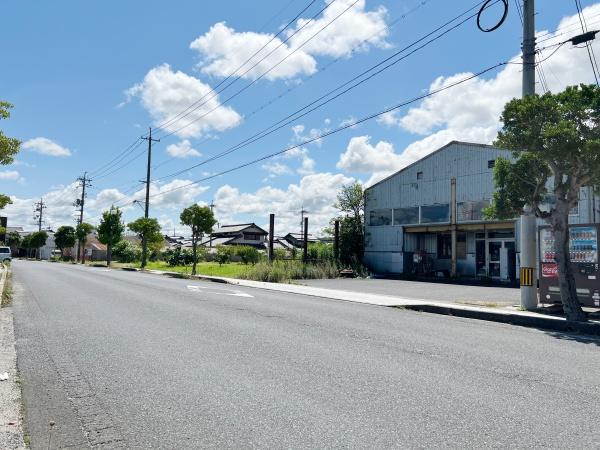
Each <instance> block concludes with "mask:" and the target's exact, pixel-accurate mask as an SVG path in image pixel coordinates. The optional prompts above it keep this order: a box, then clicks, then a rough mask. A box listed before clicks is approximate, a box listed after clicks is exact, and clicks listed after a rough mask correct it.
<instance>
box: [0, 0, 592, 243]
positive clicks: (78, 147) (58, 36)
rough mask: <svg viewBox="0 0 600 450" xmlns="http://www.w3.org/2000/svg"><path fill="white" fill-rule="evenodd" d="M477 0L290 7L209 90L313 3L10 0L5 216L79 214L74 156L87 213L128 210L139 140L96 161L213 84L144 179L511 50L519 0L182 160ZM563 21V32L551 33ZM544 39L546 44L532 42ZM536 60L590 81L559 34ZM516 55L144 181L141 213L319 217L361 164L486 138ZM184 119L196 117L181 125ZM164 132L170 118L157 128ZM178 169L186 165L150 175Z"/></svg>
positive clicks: (558, 10)
mask: <svg viewBox="0 0 600 450" xmlns="http://www.w3.org/2000/svg"><path fill="white" fill-rule="evenodd" d="M476 3H477V2H475V1H473V0H455V1H452V2H448V1H443V0H428V1H422V0H412V1H411V0H407V1H391V0H381V1H375V0H358V1H356V0H335V1H333V2H330V1H329V0H328V1H327V2H325V1H323V0H317V1H315V2H313V3H312V4H311V6H309V7H308V9H307V10H306V11H305V12H304V13H303V14H302V15H301V16H300V17H301V19H299V20H300V21H299V22H298V21H297V22H295V23H293V24H292V25H291V26H290V27H289V28H288V29H287V30H284V32H283V33H282V34H281V39H282V40H283V39H285V38H286V36H289V34H290V33H293V31H294V30H298V29H299V28H301V27H302V25H305V26H304V28H301V29H300V31H298V32H297V34H295V35H294V36H292V37H291V38H290V40H289V41H287V42H286V43H284V44H283V45H282V46H281V47H279V48H277V49H275V47H276V43H277V42H279V41H278V40H277V39H276V40H275V41H274V42H272V43H271V44H270V46H269V47H268V49H267V50H264V51H263V52H262V53H260V54H259V56H258V57H256V58H255V59H254V60H253V61H258V60H259V59H260V58H261V57H262V56H265V55H266V52H268V51H270V50H271V49H274V51H273V53H272V54H271V55H270V56H269V57H267V58H266V59H265V60H264V61H262V62H261V63H260V64H259V65H257V66H256V67H255V68H253V69H251V70H249V71H248V73H247V74H245V75H244V76H243V77H239V76H234V77H232V78H231V79H230V80H231V81H235V83H234V84H233V85H232V86H230V87H229V88H227V89H225V90H223V92H220V93H218V96H214V95H215V93H214V91H211V89H213V88H215V86H217V85H218V83H219V82H221V81H222V80H223V79H224V78H225V77H226V76H227V75H230V74H232V73H234V72H235V69H237V68H238V66H239V64H240V63H241V62H243V61H244V60H245V59H247V57H250V56H251V55H252V54H253V53H254V52H255V51H256V50H258V49H259V48H260V47H261V46H262V45H263V44H264V43H266V42H267V41H268V40H269V39H270V38H271V37H272V36H273V34H275V33H277V32H278V31H279V30H280V29H281V27H283V26H284V25H285V24H286V23H287V22H289V21H290V20H291V19H292V18H293V17H294V16H296V15H297V14H298V13H299V12H300V11H301V10H302V9H304V8H305V7H307V5H309V4H310V2H309V1H308V0H291V1H287V0H286V1H280V2H276V1H263V0H261V1H259V2H234V1H222V2H189V1H187V2H185V1H172V2H169V4H168V5H166V4H165V3H164V2H158V1H145V2H136V1H129V2H116V1H105V2H102V3H98V4H89V3H84V2H78V1H54V2H36V4H35V7H33V6H32V4H31V3H28V2H19V1H8V2H4V5H3V15H4V17H5V18H10V19H9V20H5V21H4V23H3V27H2V30H1V31H0V52H1V54H2V55H3V61H4V70H2V71H1V72H0V87H1V89H0V98H1V99H3V100H7V101H10V102H11V103H13V104H14V105H15V108H14V110H13V113H12V117H11V119H10V120H8V121H2V122H1V123H0V127H1V128H2V129H3V130H4V132H5V133H6V134H7V135H9V136H14V137H18V138H19V139H21V140H23V142H24V146H23V147H24V148H23V150H22V151H21V153H20V154H19V156H18V158H17V161H16V163H15V164H14V165H12V166H6V167H4V168H2V169H0V192H3V193H5V194H8V195H11V196H12V197H13V201H14V204H13V205H11V206H9V207H7V208H6V210H5V213H6V215H7V216H8V217H9V224H11V225H22V226H24V227H26V228H33V221H32V209H33V202H34V201H37V199H39V198H40V197H44V200H45V201H46V202H47V203H48V209H47V223H46V225H48V226H51V227H56V226H58V225H61V224H73V223H74V221H73V212H74V208H73V207H72V205H71V203H72V202H73V201H74V199H75V197H76V196H77V195H78V194H77V192H78V191H77V188H76V186H75V185H74V184H73V182H74V180H75V179H76V178H77V177H78V176H80V175H82V174H83V172H84V171H88V172H91V174H92V179H93V182H92V185H93V187H92V188H91V189H90V190H89V196H88V199H87V210H86V218H87V219H88V220H90V221H92V222H96V221H97V219H98V215H99V213H100V212H101V211H102V210H103V209H106V208H108V207H110V205H111V204H113V203H114V204H115V205H121V206H123V207H124V211H125V217H126V219H133V218H135V217H137V216H139V215H141V213H142V210H141V208H140V207H139V205H134V204H132V201H133V200H136V199H141V198H142V197H143V195H142V190H143V186H142V185H141V184H140V183H139V180H142V179H143V178H144V176H145V153H144V147H143V146H139V147H136V148H135V149H134V150H133V151H132V152H131V153H127V154H126V156H125V158H124V159H123V161H122V163H128V164H127V165H124V166H123V167H122V168H121V165H122V164H121V163H119V164H117V165H115V166H114V167H112V166H109V167H108V168H109V169H111V170H104V171H102V170H101V169H102V166H103V165H106V163H108V162H109V161H111V160H112V159H113V158H114V157H115V156H118V155H120V154H121V152H122V151H123V150H124V149H125V148H127V146H128V145H129V144H131V143H132V142H135V141H136V139H137V138H139V137H140V136H141V135H142V134H145V133H147V129H148V127H149V126H154V127H155V126H157V125H160V124H161V123H163V122H164V121H165V120H168V119H169V118H171V117H173V116H175V115H176V114H177V113H178V112H180V111H182V110H184V109H185V108H187V107H188V106H189V105H191V104H192V103H193V102H195V101H197V100H198V99H199V98H201V97H202V96H203V95H208V97H206V96H205V97H204V98H205V100H206V99H207V98H208V99H209V101H208V103H207V104H206V105H203V106H201V107H200V108H199V109H198V110H195V111H192V113H191V114H190V115H188V116H187V117H184V118H180V120H179V121H176V122H174V123H173V125H172V127H171V128H167V129H166V130H164V129H157V130H156V131H155V136H157V135H158V136H162V137H163V138H162V139H161V142H160V143H157V144H155V146H154V150H153V166H155V168H154V169H153V179H155V180H156V181H155V182H154V183H153V185H152V189H153V190H152V192H153V194H157V193H159V192H160V190H161V189H162V190H163V191H165V190H169V191H170V190H171V189H174V188H178V187H179V186H183V185H187V184H189V183H190V182H191V181H194V180H198V179H201V178H205V177H207V176H210V175H211V174H214V173H218V172H220V171H223V170H227V169H230V168H232V167H234V166H236V165H238V164H241V163H244V162H247V161H250V160H252V159H255V158H258V157H260V156H263V155H267V154H269V153H272V152H275V151H277V150H281V149H284V148H286V147H287V146H289V145H295V144H298V143H300V142H302V141H303V140H305V139H307V138H310V137H311V136H318V135H319V134H320V133H323V132H325V131H327V130H330V129H334V128H336V127H338V126H339V125H340V124H342V123H347V121H349V120H352V119H354V118H359V117H362V116H364V115H367V114H370V113H373V112H376V111H379V110H382V109H384V108H386V107H389V106H391V105H393V104H395V103H398V102H401V101H403V100H406V99H410V98H412V97H415V96H418V95H420V94H422V93H425V92H428V91H429V90H431V89H435V88H436V87H441V86H444V85H447V84H449V83H452V82H453V81H457V80H460V79H462V78H464V77H465V74H468V73H470V72H478V71H479V70H481V69H483V68H486V67H488V66H492V65H494V64H496V63H499V62H501V61H506V60H509V59H511V58H517V59H515V60H514V61H518V56H519V51H520V40H521V24H520V20H519V16H518V13H517V10H516V6H515V2H510V8H509V14H508V17H507V20H506V22H505V23H504V24H503V26H502V27H501V28H500V29H498V30H497V31H495V32H493V33H487V34H484V33H481V32H480V31H479V30H478V29H477V27H476V24H475V21H474V20H470V21H468V22H467V23H465V24H464V25H462V26H460V27H459V28H458V29H456V30H454V31H452V32H450V33H448V34H447V35H445V36H444V37H442V38H441V39H439V40H437V41H436V42H434V43H432V44H431V45H429V46H428V47H426V48H424V49H422V50H419V51H417V52H416V53H415V54H414V55H411V56H410V57H408V58H407V59H406V60H404V61H402V62H400V63H398V64H397V65H395V66H393V67H391V68H390V69H388V70H386V71H385V72H383V73H381V74H380V75H378V76H376V77H374V78H373V79H371V80H369V81H367V82H365V83H364V84H363V85H361V86H360V87H357V88H356V89H353V90H352V91H350V92H349V93H347V94H346V95H344V96H342V97H340V98H339V99H337V100H335V101H332V102H331V103H329V104H328V105H326V106H324V107H323V108H320V109H318V110H316V111H314V112H313V113H311V114H309V115H307V116H306V117H303V118H300V119H298V120H297V121H293V122H292V123H290V124H289V125H287V126H285V127H283V128H282V129H281V130H279V131H277V132H275V133H273V134H272V135H270V136H268V137H266V138H264V139H261V140H260V141H257V142H256V143H253V144H252V145H249V146H247V147H244V148H241V149H239V150H238V151H236V152H233V153H231V154H230V155H228V156H226V157H224V158H221V159H218V160H215V161H212V162H209V163H206V164H203V165H202V166H200V167H197V168H195V169H192V170H189V171H185V170H184V169H186V168H187V167H190V166H192V165H195V164H198V163H201V162H202V161H204V160H206V158H210V157H211V156H213V155H215V154H218V153H220V152H222V151H223V150H226V149H228V148H230V147H231V146H233V145H235V144H237V143H238V142H240V141H243V140H244V139H247V138H248V137H250V136H252V135H254V134H255V133H256V132H258V131H260V130H262V129H264V128H266V127H268V126H270V125H271V124H273V123H275V122H277V121H279V120H280V119H281V118H283V117H285V116H286V115H288V114H289V113H291V112H293V111H295V110H296V109H298V108H300V107H302V106H304V105H305V104H306V103H309V102H310V101H312V100H313V99H316V98H318V97H319V96H321V95H322V94H324V93H326V92H328V91H329V90H330V89H332V88H335V87H337V86H338V85H340V84H341V83H343V82H345V81H347V80H348V79H350V78H352V77H353V76H354V75H356V74H358V73H360V72H361V71H363V70H365V69H366V68H368V67H370V66H371V65H373V64H376V63H377V62H379V61H381V60H382V59H384V58H386V57H388V56H390V55H392V54H393V53H394V52H396V51H398V50H399V49H401V48H402V47H404V46H405V45H407V44H409V43H412V42H413V41H415V40H416V39H418V38H419V37H421V36H423V35H424V34H426V33H428V32H429V31H432V30H433V29H435V28H436V27H437V26H439V25H441V24H443V23H444V22H446V21H448V20H449V19H451V18H453V17H455V16H457V15H458V14H460V13H462V12H463V11H465V10H467V9H468V8H470V7H472V6H474V5H475V4H476ZM582 3H583V6H584V8H585V11H584V14H585V16H586V17H588V25H589V26H590V28H594V26H595V28H598V25H600V4H597V3H596V2H594V1H585V0H584V1H583V2H582ZM536 6H537V13H538V14H537V16H536V21H537V23H536V29H537V30H538V32H539V34H540V37H539V38H538V40H539V41H542V42H540V44H539V45H540V46H548V45H552V44H555V43H557V42H560V41H561V40H564V39H565V38H568V37H570V36H572V35H575V34H577V33H578V32H580V30H579V29H578V23H579V21H578V19H577V18H576V16H574V15H575V14H576V9H575V3H574V2H571V1H562V2H557V1H555V0H538V1H537V5H536ZM323 8H325V10H324V12H323V13H321V14H319V15H317V16H316V17H315V19H314V20H313V21H312V22H309V21H308V19H309V18H310V17H312V16H313V15H315V14H317V12H318V11H319V10H321V9H323ZM500 14H501V9H500V7H499V5H496V6H494V7H493V8H490V10H489V11H488V13H487V16H486V17H485V18H484V19H483V20H484V22H485V23H492V22H493V21H494V20H495V18H496V17H498V16H499V15H500ZM338 15H339V18H337V19H335V20H333V19H334V18H335V17H337V16H338ZM403 15H404V17H403ZM330 22H331V24H329V23H330ZM327 24H329V25H328V26H327V27H326V28H325V29H324V30H323V31H320V32H319V30H320V29H321V28H322V27H323V26H325V25H327ZM559 28H560V29H559ZM557 29H559V31H558V32H557V34H559V35H558V36H556V37H555V36H554V34H552V33H551V34H547V32H548V31H549V32H554V30H557ZM286 33H287V34H286ZM563 33H564V34H563ZM313 34H315V37H314V38H312V39H310V40H309V38H311V37H312V35H313ZM305 41H307V42H306V44H304V45H302V44H303V43H304V42H305ZM596 45H597V43H594V48H596ZM299 47H300V48H299ZM294 50H295V52H294ZM292 52H293V53H292ZM597 52H599V53H600V48H598V49H597ZM549 54H550V50H546V51H545V53H542V55H541V57H542V58H543V57H546V56H548V55H549ZM286 57H287V59H285V60H284V61H283V62H281V63H280V64H279V66H277V67H276V68H274V69H272V70H271V71H270V72H268V73H267V74H266V75H264V77H263V78H262V79H259V80H258V81H256V82H255V83H254V84H252V85H251V86H250V87H248V88H247V89H246V90H245V91H244V92H242V93H240V94H239V95H237V96H236V97H235V98H232V99H231V100H230V101H228V102H227V101H226V99H227V98H228V97H229V96H231V95H233V94H235V93H236V92H237V91H238V90H239V89H241V88H243V87H244V86H246V85H248V84H249V83H251V82H252V81H253V80H254V79H256V78H257V77H259V76H260V75H261V74H263V73H264V72H266V71H267V70H269V69H270V68H271V67H272V66H273V65H275V64H277V63H279V61H281V60H282V59H283V58H286ZM250 66H251V64H250V65H246V66H245V69H244V70H246V69H248V68H250ZM542 68H543V69H544V72H545V78H546V80H547V84H548V87H549V88H550V89H551V90H553V91H556V90H560V89H562V88H564V86H566V85H568V84H573V83H579V82H586V83H589V82H592V81H593V75H592V71H591V69H590V66H589V61H588V60H587V53H586V52H585V50H581V49H572V48H569V46H568V45H565V46H563V47H561V48H560V49H559V51H558V52H557V53H556V54H555V55H553V56H552V57H551V58H550V59H548V60H547V61H545V62H544V63H543V64H542ZM519 70H520V69H519V66H517V65H509V66H504V67H502V68H499V69H498V70H495V71H492V72H489V73H487V74H485V75H484V76H483V77H480V78H478V79H475V80H473V81H472V82H469V83H465V84H462V85H460V86H459V87H457V88H453V89H449V90H447V91H444V93H443V94H439V95H437V96H434V97H430V98H428V99H427V100H424V101H423V102H420V103H415V104H412V105H410V107H407V108H403V109H400V110H398V111H396V112H395V113H393V114H388V115H386V116H384V117H383V118H380V119H379V120H372V121H370V122H367V123H364V124H361V125H360V126H357V127H355V128H351V129H348V130H346V131H344V132H340V133H337V134H335V135H332V136H330V137H327V138H326V139H323V140H321V141H317V142H315V143H312V144H308V145H304V146H301V147H299V148H298V149H296V150H294V151H292V152H290V153H289V154H287V155H285V156H282V157H278V158H273V159H271V160H268V161H264V162H261V163H258V164H255V165H252V166H250V167H247V168H244V169H241V170H239V171H235V172H231V173H228V174H226V175H223V176H220V177H217V178H213V179H210V180H206V181H203V182H200V183H199V184H197V185H192V186H188V187H186V188H181V189H175V190H173V191H170V192H169V193H168V194H164V195H156V196H155V197H153V198H152V201H151V215H152V216H154V217H158V218H159V220H160V221H161V223H162V224H163V226H164V228H165V231H167V230H171V231H169V232H172V229H173V227H176V228H177V230H178V232H181V233H182V232H185V230H184V229H183V227H181V226H180V225H179V220H178V216H179V212H180V211H181V209H182V208H183V207H185V206H188V205H189V204H191V203H193V202H199V203H201V204H202V203H208V202H210V201H211V200H213V199H214V201H215V203H216V205H217V206H216V213H217V218H218V219H219V221H220V222H221V223H231V222H239V221H254V222H256V223H258V224H261V225H264V224H265V223H266V222H267V217H268V213H269V212H275V213H277V215H278V231H280V232H281V234H284V233H285V232H287V231H295V229H296V228H299V217H298V216H299V215H298V213H297V211H298V210H299V209H300V208H301V207H302V205H304V206H305V207H306V209H308V210H309V211H311V213H310V214H309V216H310V217H311V221H312V222H311V223H312V224H314V225H313V226H314V227H315V228H319V227H322V226H324V225H326V223H327V221H328V220H329V218H330V217H332V216H333V215H334V213H335V211H334V209H333V207H332V204H333V202H334V200H335V193H336V191H337V190H338V189H339V188H340V187H341V185H342V184H345V183H349V182H351V181H352V180H355V179H356V180H360V181H362V182H364V183H367V184H368V183H372V182H373V181H376V180H377V179H380V178H381V177H383V176H385V175H387V174H389V173H391V172H393V171H395V170H399V169H401V168H402V167H404V166H406V165H407V164H409V163H411V162H413V161H414V160H416V159H418V158H420V157H422V156H424V155H426V154H427V153H429V152H431V151H434V150H435V149H436V148H438V147H440V146H442V145H444V144H445V143H447V142H448V141H450V140H452V139H460V140H466V141H474V142H483V143H489V142H491V141H492V140H493V139H494V136H495V134H496V131H497V129H498V127H499V123H498V115H499V112H500V111H501V108H502V105H503V104H504V102H505V101H507V100H508V99H510V98H512V97H514V96H516V95H519V92H520V72H519ZM242 71H243V70H242ZM242 71H239V72H237V74H236V75H240V74H241V73H242ZM223 86H224V85H221V87H220V88H222V87H223ZM220 88H215V89H220ZM539 89H540V90H541V89H542V86H541V85H540V86H539ZM213 96H214V97H213ZM211 97H213V98H211ZM223 102H225V104H224V103H223ZM211 110H212V111H211ZM192 119H197V120H196V121H195V122H193V123H192V124H190V125H189V126H187V127H186V128H184V129H183V130H179V131H177V129H178V128H180V127H181V126H183V125H186V124H188V123H189V122H190V121H191V120H192ZM170 131H177V132H175V133H174V134H172V135H170V136H165V135H166V134H168V133H169V132H170ZM134 158H135V159H134ZM113 168H114V169H116V168H119V170H117V171H114V172H113V170H112V169H113ZM178 171H182V173H180V174H178V175H177V176H174V177H170V178H163V179H161V178H162V177H164V176H165V175H169V174H172V173H174V172H178Z"/></svg>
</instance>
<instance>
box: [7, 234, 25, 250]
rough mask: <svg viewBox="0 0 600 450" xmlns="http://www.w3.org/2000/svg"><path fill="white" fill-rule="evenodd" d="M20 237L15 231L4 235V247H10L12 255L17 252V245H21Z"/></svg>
mask: <svg viewBox="0 0 600 450" xmlns="http://www.w3.org/2000/svg"><path fill="white" fill-rule="evenodd" d="M21 240H22V239H21V235H20V234H19V233H17V232H16V231H11V232H10V233H8V234H7V235H6V245H8V246H9V247H10V250H11V252H12V253H13V255H16V254H17V252H18V250H19V245H21Z"/></svg>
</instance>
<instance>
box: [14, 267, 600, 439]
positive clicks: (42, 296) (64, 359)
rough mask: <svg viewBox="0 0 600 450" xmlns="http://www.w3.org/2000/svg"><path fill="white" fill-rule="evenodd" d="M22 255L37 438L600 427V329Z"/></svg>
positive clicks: (20, 299)
mask: <svg viewBox="0 0 600 450" xmlns="http://www.w3.org/2000/svg"><path fill="white" fill-rule="evenodd" d="M13 270H14V279H15V298H14V308H15V328H16V330H15V331H16V335H17V351H18V366H19V370H20V372H21V379H22V384H23V393H24V403H25V411H26V423H27V427H28V433H29V435H30V438H31V442H32V448H33V449H37V448H44V449H45V448H46V446H47V444H48V439H50V440H51V447H52V448H65V447H67V448H87V447H92V448H98V449H100V448H165V449H175V448H177V449H185V448H302V449H304V448H392V447H401V448H424V447H454V448H457V447H460V448H465V447H471V448H472V447H477V448H482V447H491V448H506V447H511V448H517V447H518V448H531V447H553V448H596V447H598V445H599V443H600V431H599V430H600V426H599V425H598V417H600V347H599V345H600V341H599V340H594V339H586V338H582V337H577V336H573V335H567V334H557V333H551V332H544V331H540V330H534V329H526V328H520V327H513V326H510V325H502V324H496V323H488V322H483V321H477V320H469V319H461V318H455V317H446V316H437V315H430V314H425V313H417V312H412V311H405V310H401V309H393V308H383V307H377V306H370V305H364V304H355V303H348V302H341V301H332V300H326V299H320V298H313V297H307V296H301V295H294V294H284V293H276V292H268V291H263V290H258V289H250V288H239V289H238V288H234V287H232V286H229V285H224V284H217V283H207V282H198V281H190V280H181V279H171V278H167V277H164V276H158V275H148V274H142V273H131V272H123V271H110V270H108V269H103V268H90V267H81V266H75V265H66V264H51V263H46V262H32V261H14V264H13ZM50 421H54V422H55V425H54V427H52V435H51V436H49V431H50V426H49V423H50ZM69 446H70V447H69Z"/></svg>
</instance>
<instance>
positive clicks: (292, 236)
mask: <svg viewBox="0 0 600 450" xmlns="http://www.w3.org/2000/svg"><path fill="white" fill-rule="evenodd" d="M307 240H308V244H309V245H310V244H314V243H316V242H319V240H318V239H317V238H315V237H314V236H313V235H312V234H309V235H308V236H307ZM283 241H285V242H286V243H288V244H289V245H291V246H292V247H295V248H303V247H304V235H303V234H302V233H288V234H286V235H285V236H284V237H283Z"/></svg>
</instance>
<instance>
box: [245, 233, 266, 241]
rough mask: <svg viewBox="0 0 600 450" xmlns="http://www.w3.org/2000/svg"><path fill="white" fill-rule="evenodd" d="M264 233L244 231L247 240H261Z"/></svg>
mask: <svg viewBox="0 0 600 450" xmlns="http://www.w3.org/2000/svg"><path fill="white" fill-rule="evenodd" d="M261 236H262V235H260V234H256V233H244V239H245V240H246V241H260V238H261Z"/></svg>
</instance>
